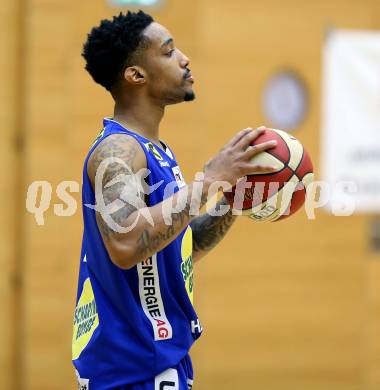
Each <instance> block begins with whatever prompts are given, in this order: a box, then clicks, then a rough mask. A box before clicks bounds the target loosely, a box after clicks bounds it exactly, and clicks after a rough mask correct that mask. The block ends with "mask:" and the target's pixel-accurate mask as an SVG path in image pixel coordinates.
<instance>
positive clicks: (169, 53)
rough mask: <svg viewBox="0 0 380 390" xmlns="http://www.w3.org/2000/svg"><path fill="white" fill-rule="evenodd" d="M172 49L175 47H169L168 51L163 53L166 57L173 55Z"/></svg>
mask: <svg viewBox="0 0 380 390" xmlns="http://www.w3.org/2000/svg"><path fill="white" fill-rule="evenodd" d="M174 50H175V49H171V50H170V51H168V52H167V53H165V55H166V56H167V57H171V56H172V55H173V53H174Z"/></svg>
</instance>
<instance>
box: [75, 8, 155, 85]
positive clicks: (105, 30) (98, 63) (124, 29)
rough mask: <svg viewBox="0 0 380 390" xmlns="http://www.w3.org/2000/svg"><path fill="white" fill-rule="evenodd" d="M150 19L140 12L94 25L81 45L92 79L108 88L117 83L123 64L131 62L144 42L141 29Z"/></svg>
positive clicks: (149, 22)
mask: <svg viewBox="0 0 380 390" xmlns="http://www.w3.org/2000/svg"><path fill="white" fill-rule="evenodd" d="M152 22H154V19H153V18H152V17H151V16H150V15H148V14H146V13H145V12H143V11H141V10H140V11H138V12H131V11H128V13H127V14H124V15H123V14H122V13H121V12H120V14H119V15H118V16H114V17H113V18H112V20H108V19H103V20H102V21H101V22H100V25H99V26H98V27H94V28H93V29H92V30H91V32H90V33H89V34H88V36H87V41H86V43H85V44H84V45H83V52H82V56H83V57H84V59H85V60H86V66H85V68H86V70H87V71H88V72H89V73H90V75H91V76H92V78H93V79H94V81H95V82H96V83H98V84H100V85H102V86H103V87H104V88H106V89H107V90H108V91H110V90H111V88H112V86H113V85H114V84H115V83H116V82H117V80H118V79H119V77H120V74H121V72H122V71H123V69H125V67H126V66H131V65H133V64H132V63H131V62H133V61H135V54H136V53H137V52H138V51H139V50H140V49H141V48H144V47H147V45H148V41H147V39H145V38H144V36H143V34H142V32H143V30H144V29H145V28H146V27H148V26H149V25H150V24H151V23H152Z"/></svg>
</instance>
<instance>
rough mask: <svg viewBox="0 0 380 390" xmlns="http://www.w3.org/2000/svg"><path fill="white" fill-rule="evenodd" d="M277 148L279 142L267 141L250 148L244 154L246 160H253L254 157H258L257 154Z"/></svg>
mask: <svg viewBox="0 0 380 390" xmlns="http://www.w3.org/2000/svg"><path fill="white" fill-rule="evenodd" d="M275 146H277V141H275V140H272V141H267V142H263V143H261V144H257V145H253V146H249V147H248V148H247V150H246V151H245V152H244V158H246V159H248V160H249V159H251V158H252V157H254V156H256V154H259V153H261V152H265V151H266V150H268V149H272V148H274V147H275Z"/></svg>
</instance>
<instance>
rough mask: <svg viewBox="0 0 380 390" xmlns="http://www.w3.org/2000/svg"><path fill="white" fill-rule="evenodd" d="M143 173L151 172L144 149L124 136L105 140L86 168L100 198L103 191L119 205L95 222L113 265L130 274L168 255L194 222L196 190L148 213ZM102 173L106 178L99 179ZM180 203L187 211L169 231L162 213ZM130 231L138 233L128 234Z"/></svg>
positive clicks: (182, 193) (178, 215)
mask: <svg viewBox="0 0 380 390" xmlns="http://www.w3.org/2000/svg"><path fill="white" fill-rule="evenodd" d="M142 168H146V158H145V154H144V152H143V150H142V149H141V146H140V145H139V144H138V142H137V141H136V140H135V139H134V138H133V137H131V136H128V135H124V134H114V135H110V136H109V137H107V138H105V139H104V140H103V141H102V142H101V143H100V144H99V145H98V146H97V147H96V148H95V150H94V151H93V153H92V155H91V157H90V158H89V160H88V165H87V172H88V175H89V178H90V181H91V184H92V186H93V189H94V191H95V193H96V192H97V191H101V195H102V196H103V200H104V204H105V206H107V205H108V206H109V205H111V204H112V203H115V202H118V201H119V204H117V203H116V207H115V211H113V210H112V209H111V210H109V211H108V213H103V214H102V212H99V211H100V210H97V212H96V221H97V224H98V227H99V230H100V233H101V235H102V238H103V241H104V244H105V246H106V248H107V251H108V253H109V255H110V258H111V260H112V261H113V262H114V263H115V264H116V265H118V266H119V267H121V268H125V269H128V268H131V267H133V266H134V265H136V264H137V263H138V262H141V261H143V260H145V259H146V258H148V257H150V256H151V255H153V254H154V253H156V252H158V251H160V250H161V249H163V248H164V247H165V246H167V245H168V244H169V243H170V242H171V241H173V240H174V239H175V238H176V237H177V236H178V235H179V234H180V233H181V231H182V230H183V229H184V228H185V227H186V226H187V225H188V224H189V223H190V221H191V217H190V215H189V210H190V205H189V203H190V202H189V201H188V199H191V196H192V193H193V185H192V184H190V185H189V186H187V187H186V188H184V189H182V190H181V191H179V192H177V193H176V194H175V195H173V196H172V197H170V198H168V199H166V200H164V201H163V202H161V203H160V204H158V205H155V206H153V207H147V206H146V204H145V202H144V194H143V192H142V191H141V190H142V186H143V183H142V182H138V181H137V180H138V179H139V175H138V172H139V171H140V170H141V169H142ZM99 172H100V173H99ZM101 173H103V177H100V176H99V175H100V174H101ZM97 175H98V176H97ZM100 180H101V184H100ZM140 185H141V186H140ZM120 199H122V200H123V203H121V202H120ZM178 201H180V202H181V201H182V202H184V206H185V207H184V208H183V210H182V211H180V212H178V213H173V214H172V215H171V217H172V218H171V223H170V225H167V224H166V222H165V218H164V215H163V212H162V210H163V207H166V208H167V209H169V210H172V207H171V205H172V204H174V205H176V204H177V202H178ZM97 203H98V202H97ZM120 206H122V207H120ZM143 211H145V212H148V213H149V215H150V217H151V221H152V225H151V224H150V223H149V222H148V221H147V219H145V218H144V217H143V214H142V213H143ZM145 215H146V214H145ZM136 221H137V223H136V224H135V222H136ZM134 224H135V226H134ZM131 226H134V227H133V229H131V230H130V231H127V230H128V229H127V228H128V227H131ZM126 231H127V232H126Z"/></svg>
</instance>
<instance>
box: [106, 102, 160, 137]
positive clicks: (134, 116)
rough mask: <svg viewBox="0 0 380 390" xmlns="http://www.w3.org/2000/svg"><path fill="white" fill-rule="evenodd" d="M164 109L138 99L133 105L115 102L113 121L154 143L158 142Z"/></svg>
mask: <svg viewBox="0 0 380 390" xmlns="http://www.w3.org/2000/svg"><path fill="white" fill-rule="evenodd" d="M164 113H165V107H164V106H160V105H157V104H154V103H153V102H150V101H147V100H142V99H140V101H139V102H136V101H135V102H134V104H131V105H130V104H123V103H121V102H116V104H115V110H114V120H115V121H117V122H119V123H120V124H121V125H123V126H124V127H126V128H127V129H129V130H131V131H133V132H135V133H137V134H140V135H142V136H143V137H145V138H148V139H150V140H152V141H154V142H156V143H158V142H159V139H160V136H159V128H160V122H161V120H162V118H163V116H164Z"/></svg>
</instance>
